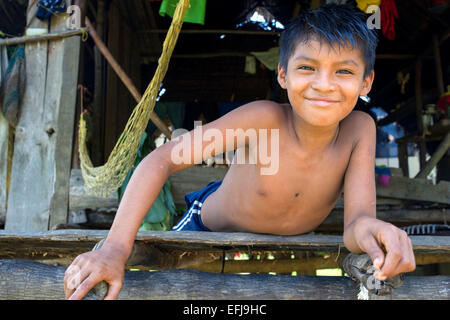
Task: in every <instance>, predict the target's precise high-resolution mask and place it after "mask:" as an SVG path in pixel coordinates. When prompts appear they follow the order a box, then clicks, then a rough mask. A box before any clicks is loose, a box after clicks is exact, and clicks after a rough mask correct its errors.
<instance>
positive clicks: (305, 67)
mask: <svg viewBox="0 0 450 320" xmlns="http://www.w3.org/2000/svg"><path fill="white" fill-rule="evenodd" d="M298 69H299V70H308V71H313V70H314V68H313V67H310V66H300V67H298Z"/></svg>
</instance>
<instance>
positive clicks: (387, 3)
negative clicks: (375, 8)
mask: <svg viewBox="0 0 450 320" xmlns="http://www.w3.org/2000/svg"><path fill="white" fill-rule="evenodd" d="M397 18H398V12H397V6H396V5H395V1H394V0H382V1H381V31H382V32H383V35H384V36H385V37H386V38H388V39H389V40H394V39H395V19H397Z"/></svg>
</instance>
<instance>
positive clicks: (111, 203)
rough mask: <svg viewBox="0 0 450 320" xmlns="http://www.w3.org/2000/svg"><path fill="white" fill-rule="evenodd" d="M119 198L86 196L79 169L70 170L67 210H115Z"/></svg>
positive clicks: (113, 195)
mask: <svg viewBox="0 0 450 320" xmlns="http://www.w3.org/2000/svg"><path fill="white" fill-rule="evenodd" d="M118 206H119V196H118V194H117V193H113V194H111V195H110V196H109V197H108V198H104V197H97V196H92V195H89V194H86V191H85V186H84V180H83V176H82V174H81V169H72V170H71V175H70V191H69V210H71V211H76V210H84V209H99V208H117V207H118Z"/></svg>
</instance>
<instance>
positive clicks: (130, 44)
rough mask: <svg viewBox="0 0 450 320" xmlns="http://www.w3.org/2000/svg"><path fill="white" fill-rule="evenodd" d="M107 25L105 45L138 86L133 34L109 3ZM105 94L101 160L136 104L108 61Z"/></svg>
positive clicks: (138, 70) (138, 77) (136, 43)
mask: <svg viewBox="0 0 450 320" xmlns="http://www.w3.org/2000/svg"><path fill="white" fill-rule="evenodd" d="M107 26H108V28H107V30H108V31H107V33H108V40H107V45H108V48H109V50H110V51H111V54H112V55H113V57H114V58H115V59H116V60H117V62H118V63H119V64H120V66H121V67H122V68H123V69H124V70H125V72H126V73H127V74H128V76H129V77H130V78H131V79H132V80H133V82H134V84H135V86H136V87H137V88H138V89H139V90H140V52H139V43H138V40H137V36H136V35H135V33H134V32H133V30H132V29H131V28H130V27H129V26H128V25H127V24H126V22H125V21H124V20H123V18H122V17H121V15H120V12H119V10H118V9H117V7H116V6H115V5H114V4H113V3H111V5H110V7H109V12H108V21H107ZM141 93H142V91H141ZM105 95H106V97H105V102H106V103H105V109H104V110H105V114H104V128H105V145H104V155H105V159H104V161H106V160H107V159H108V156H109V154H110V153H111V151H112V149H113V148H114V146H115V144H116V142H117V140H118V138H119V136H120V134H121V133H122V131H123V129H124V128H125V125H126V123H127V121H128V119H129V117H130V115H131V112H132V111H133V109H134V107H135V106H136V105H137V103H136V101H135V100H134V99H133V97H132V96H131V94H130V92H129V91H128V89H127V88H126V87H125V86H124V85H123V83H122V82H121V81H120V79H119V78H118V77H117V75H116V73H115V72H114V70H113V69H112V68H111V67H110V66H109V65H108V66H107V68H106V92H105Z"/></svg>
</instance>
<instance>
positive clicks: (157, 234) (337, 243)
mask: <svg viewBox="0 0 450 320" xmlns="http://www.w3.org/2000/svg"><path fill="white" fill-rule="evenodd" d="M107 234H108V230H55V231H47V232H19V231H15V232H9V231H6V230H0V244H1V245H0V248H2V247H4V246H5V245H6V244H7V243H9V244H11V243H16V244H19V243H24V244H27V245H28V246H29V247H28V248H29V249H33V248H38V247H39V244H40V243H43V242H49V243H52V245H53V247H54V248H57V247H63V246H67V245H68V244H71V246H74V247H76V246H87V247H89V246H90V247H92V246H93V245H94V244H95V243H97V242H98V241H100V240H102V239H103V238H105V237H106V236H107ZM410 238H411V240H412V243H413V248H414V250H415V251H417V252H443V253H449V252H450V241H449V239H450V237H448V236H410ZM136 242H137V243H143V244H145V245H164V246H169V247H170V246H171V247H177V248H179V247H182V248H189V249H190V250H193V249H195V248H197V249H199V250H200V249H202V250H204V249H211V248H216V249H217V248H225V249H226V248H229V247H232V248H242V249H247V248H248V249H255V250H256V249H261V250H322V251H339V250H343V249H344V243H343V240H342V236H330V235H314V234H304V235H296V236H275V235H266V234H253V233H245V232H196V231H183V232H175V231H140V232H138V234H137V236H136ZM0 250H1V249H0Z"/></svg>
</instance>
